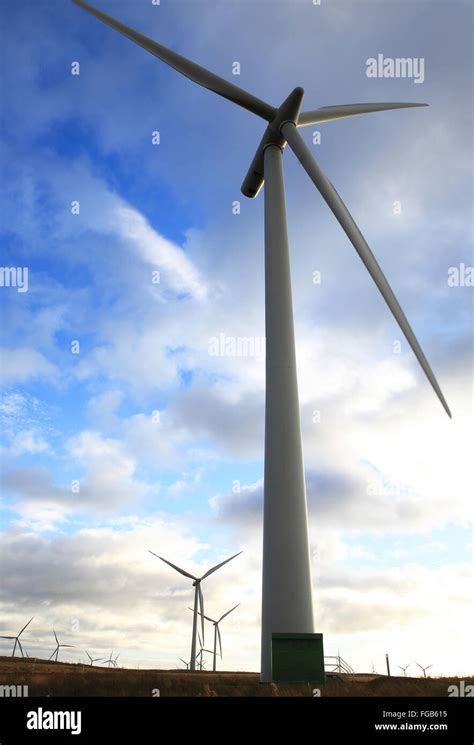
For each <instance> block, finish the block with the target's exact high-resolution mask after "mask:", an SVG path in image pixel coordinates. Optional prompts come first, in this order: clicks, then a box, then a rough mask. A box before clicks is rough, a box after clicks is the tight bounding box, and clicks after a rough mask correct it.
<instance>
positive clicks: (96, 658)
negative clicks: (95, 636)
mask: <svg viewBox="0 0 474 745" xmlns="http://www.w3.org/2000/svg"><path fill="white" fill-rule="evenodd" d="M84 651H85V653H86V655H87V656H88V658H89V660H90V663H91V667H92V665H93V664H94V662H100V661H101V660H103V659H104V658H103V657H95V658H94V659H93V658H92V657H91V656H90V654H89V652H88V651H87V649H86V650H84Z"/></svg>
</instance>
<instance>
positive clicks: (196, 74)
mask: <svg viewBox="0 0 474 745" xmlns="http://www.w3.org/2000/svg"><path fill="white" fill-rule="evenodd" d="M73 2H74V3H75V4H76V5H79V7H80V8H83V10H87V11H88V13H91V15H93V16H95V17H96V18H98V19H99V20H101V21H103V22H104V23H106V24H108V25H109V26H111V27H112V28H113V29H115V30H116V31H119V33H121V34H123V35H124V36H126V37H127V38H128V39H131V40H132V41H134V42H135V43H136V44H138V45H139V46H141V47H143V49H146V51H147V52H150V53H151V54H153V55H154V56H155V57H158V59H160V60H162V61H163V62H166V64H168V65H169V66H170V67H173V68H174V69H175V70H177V71H178V72H180V73H181V74H182V75H184V76H185V77H187V78H189V79H190V80H192V81H193V82H194V83H197V84H198V85H202V86H203V88H207V89H208V90H210V91H213V93H217V94H218V95H219V96H222V97H223V98H227V99H228V100H229V101H232V102H233V103H236V104H238V105H239V106H242V107H243V108H244V109H247V110H248V111H251V112H252V113H253V114H256V115H257V116H260V117H262V119H265V120H266V121H267V122H269V121H271V120H272V119H273V117H274V116H275V112H276V109H275V108H274V107H273V106H270V105H269V104H267V103H265V101H261V100H260V99H259V98H256V96H253V95H252V94H251V93H248V92H247V91H244V90H243V89H242V88H239V87H238V86H236V85H233V84H232V83H229V82H228V81H227V80H224V78H220V77H219V76H218V75H215V74H214V73H213V72H210V70H206V69H205V68H204V67H201V66H200V65H196V64H195V63H194V62H191V61H190V60H188V59H186V57H182V56H181V55H180V54H176V52H173V51H172V50H171V49H168V48H167V47H164V46H162V45H161V44H158V43H157V42H156V41H153V40H152V39H149V38H148V37H146V36H143V34H140V33H138V31H134V30H133V29H131V28H129V27H128V26H125V25H124V24H123V23H120V22H119V21H116V20H115V19H114V18H112V17H111V16H108V15H106V14H105V13H102V12H101V11H100V10H97V9H96V8H94V7H93V6H92V5H89V3H86V2H84V1H83V0H73Z"/></svg>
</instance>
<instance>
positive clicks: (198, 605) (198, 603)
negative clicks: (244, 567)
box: [148, 549, 242, 670]
mask: <svg viewBox="0 0 474 745" xmlns="http://www.w3.org/2000/svg"><path fill="white" fill-rule="evenodd" d="M148 553H150V554H153V556H156V558H157V559H161V561H164V562H165V564H168V566H170V567H172V568H173V569H176V571H177V572H179V573H180V574H182V575H184V576H185V577H189V579H192V580H193V587H194V608H193V632H192V637H191V658H190V661H189V669H190V670H195V669H196V634H197V617H198V610H199V609H200V611H201V613H200V615H201V630H202V639H203V641H204V598H203V595H202V590H201V582H202V581H203V579H206V577H209V575H210V574H212V573H213V572H216V571H217V570H218V569H220V568H221V567H223V566H224V564H227V563H228V562H229V561H232V559H235V557H236V556H240V554H241V553H242V551H239V553H238V554H234V555H233V556H231V557H230V558H229V559H226V560H225V561H221V562H220V564H216V566H214V567H212V568H211V569H208V571H207V572H206V573H205V574H203V575H202V577H195V576H194V575H193V574H189V572H186V571H185V570H184V569H180V568H179V567H178V566H176V564H172V563H171V561H168V560H167V559H164V558H163V557H162V556H158V554H155V552H154V551H150V549H148Z"/></svg>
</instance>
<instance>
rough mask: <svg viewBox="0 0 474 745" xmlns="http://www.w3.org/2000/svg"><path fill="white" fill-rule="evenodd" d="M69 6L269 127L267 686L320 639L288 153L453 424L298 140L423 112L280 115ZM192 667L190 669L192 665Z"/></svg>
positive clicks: (360, 241)
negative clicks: (281, 653) (285, 642)
mask: <svg viewBox="0 0 474 745" xmlns="http://www.w3.org/2000/svg"><path fill="white" fill-rule="evenodd" d="M73 2H74V3H75V4H76V5H79V6H80V7H81V8H83V9H84V10H87V11H88V12H89V13H91V14H92V15H94V16H95V17H96V18H98V19H100V20H101V21H103V22H104V23H106V24H108V25H109V26H111V27H112V28H114V29H115V30H116V31H119V32H120V33H121V34H123V35H124V36H126V37H127V38H129V39H130V40H131V41H133V42H135V43H136V44H138V45H139V46H141V47H143V49H145V50H146V51H148V52H150V53H151V54H153V55H154V56H155V57H158V58H159V59H161V60H162V61H163V62H166V63H167V64H168V65H170V66H171V67H173V68H174V69H175V70H177V71H178V72H180V73H182V74H183V75H184V76H186V77H187V78H189V79H191V80H192V81H193V82H195V83H198V84H199V85H201V86H203V87H204V88H207V89H208V90H211V91H213V92H214V93H217V94H218V95H220V96H222V97H223V98H226V99H228V100H229V101H231V102H232V103H235V104H237V105H239V106H242V107H243V108H244V109H247V110H248V111H250V112H251V113H253V114H255V115H257V116H259V117H260V118H262V119H263V120H264V121H266V122H267V128H266V130H265V132H264V134H263V137H262V139H261V142H260V144H259V146H258V148H257V151H256V153H255V156H254V159H253V161H252V163H251V165H250V168H249V170H248V172H247V175H246V177H245V179H244V181H243V184H242V187H241V191H242V193H243V194H244V195H245V196H247V197H249V198H253V197H256V196H257V194H258V192H259V191H260V189H261V187H262V186H263V184H264V181H265V205H264V206H265V325H266V405H265V468H264V517H263V523H264V525H263V577H262V659H261V680H262V681H263V682H269V681H271V677H272V676H271V638H272V633H273V632H283V633H286V632H287V633H313V632H314V620H313V603H312V585H311V560H310V549H309V539H308V518H307V503H306V487H305V477H304V466H303V453H302V443H301V427H300V415H299V400H298V382H297V374H296V356H295V338H294V327H293V307H292V295H291V278H290V263H289V249H288V234H287V221H286V206H285V189H284V183H283V163H282V152H283V149H284V148H285V146H286V144H287V143H288V144H289V145H290V147H291V149H292V150H293V152H294V154H295V155H296V157H297V158H298V160H299V161H300V163H301V165H302V166H303V168H304V170H305V171H306V172H307V174H308V176H309V177H310V179H311V180H312V181H313V183H314V184H315V186H316V188H317V189H318V190H319V192H320V193H321V196H322V197H323V199H324V200H325V201H326V203H327V204H328V206H329V208H330V209H331V210H332V212H333V213H334V215H335V217H336V219H337V220H338V222H339V223H340V225H341V227H342V228H343V230H344V232H345V233H346V235H347V237H348V238H349V240H350V242H351V243H352V245H353V246H354V248H355V250H356V251H357V253H358V255H359V257H360V258H361V260H362V262H363V264H364V265H365V267H366V269H367V270H368V272H369V274H370V275H371V277H372V279H373V280H374V282H375V284H376V286H377V288H378V290H379V291H380V293H381V294H382V296H383V298H384V300H385V302H386V303H387V305H388V307H389V309H390V311H391V312H392V314H393V316H394V318H395V320H396V321H397V323H398V325H399V326H400V329H401V330H402V332H403V334H404V335H405V337H406V339H407V341H408V344H409V345H410V347H411V348H412V350H413V352H414V354H415V356H416V358H417V360H418V362H419V363H420V365H421V367H422V369H423V371H424V373H425V375H426V377H427V378H428V380H429V382H430V383H431V385H432V387H433V389H434V391H435V393H436V395H437V396H438V398H439V400H440V402H441V404H442V405H443V407H444V409H445V411H446V413H447V414H448V416H449V417H451V412H450V410H449V407H448V405H447V403H446V400H445V398H444V396H443V393H442V392H441V389H440V387H439V385H438V383H437V380H436V378H435V376H434V373H433V371H432V370H431V367H430V365H429V363H428V360H427V359H426V357H425V355H424V353H423V350H422V349H421V347H420V345H419V343H418V341H417V339H416V337H415V334H414V332H413V330H412V328H411V326H410V324H409V322H408V320H407V318H406V316H405V314H404V312H403V310H402V308H401V306H400V304H399V302H398V300H397V298H396V297H395V295H394V293H393V291H392V289H391V287H390V285H389V283H388V281H387V279H386V277H385V275H384V274H383V272H382V269H381V268H380V266H379V264H378V262H377V260H376V258H375V256H374V255H373V253H372V251H371V250H370V248H369V246H368V244H367V242H366V240H365V238H364V237H363V235H362V233H361V232H360V230H359V228H358V227H357V225H356V223H355V221H354V219H353V218H352V216H351V214H350V213H349V211H348V209H347V207H346V206H345V204H344V202H343V201H342V199H341V197H340V196H339V194H338V193H337V191H336V190H335V188H334V186H333V185H332V183H331V182H330V181H329V180H328V179H327V177H326V176H325V175H324V173H323V171H322V170H321V168H320V167H319V165H318V164H317V163H316V161H315V159H314V157H313V155H312V153H311V152H310V150H309V148H308V147H307V146H306V144H305V142H304V140H303V139H302V138H301V136H300V134H299V133H298V131H297V128H298V127H303V126H306V125H309V124H319V123H321V122H329V121H335V120H338V119H344V118H347V117H351V116H356V115H361V114H368V113H371V112H376V111H387V110H389V109H401V108H410V107H415V106H426V105H427V104H420V103H362V104H347V105H338V106H324V107H322V108H319V109H313V110H310V111H301V104H302V100H303V95H304V91H303V89H302V88H300V87H298V88H295V89H294V90H293V92H292V93H290V95H289V96H288V97H287V98H286V99H285V101H283V103H282V104H281V105H280V106H279V107H277V108H275V107H274V106H271V105H270V104H268V103H266V102H265V101H262V100H260V99H259V98H256V97H255V96H253V95H252V94H250V93H248V92H247V91H245V90H242V89H241V88H239V87H238V86H236V85H233V84H232V83H229V82H228V81H226V80H224V79H223V78H221V77H219V76H217V75H215V74H214V73H212V72H210V71H209V70H206V69H205V68H203V67H201V66H199V65H196V64H195V63H194V62H191V61H189V60H188V59H186V58H185V57H182V56H181V55H179V54H176V53H175V52H173V51H172V50H170V49H167V48H166V47H164V46H162V45H161V44H158V43H157V42H155V41H153V40H152V39H149V38H147V37H146V36H144V35H143V34H140V33H138V32H137V31H134V30H133V29H131V28H129V27H128V26H125V25H124V24H123V23H120V22H119V21H117V20H115V19H114V18H112V17H111V16H109V15H106V14H105V13H102V12H101V11H99V10H97V9H96V8H94V7H93V6H92V5H90V4H89V3H86V2H84V0H73ZM193 638H195V637H193ZM194 651H195V649H194ZM191 659H192V661H194V655H193V656H192V658H191Z"/></svg>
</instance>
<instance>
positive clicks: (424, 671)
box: [415, 661, 433, 678]
mask: <svg viewBox="0 0 474 745" xmlns="http://www.w3.org/2000/svg"><path fill="white" fill-rule="evenodd" d="M415 665H418V667H419V668H421V670H423V677H424V678H426V671H427V670H429V668H430V667H433V665H427V666H426V667H423V665H420V663H419V662H416V661H415Z"/></svg>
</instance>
